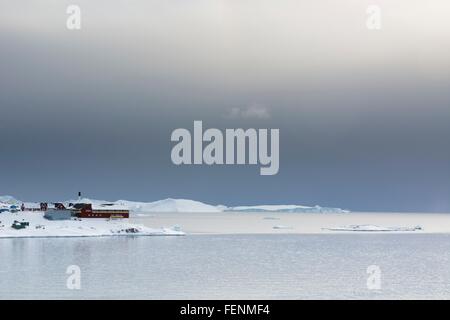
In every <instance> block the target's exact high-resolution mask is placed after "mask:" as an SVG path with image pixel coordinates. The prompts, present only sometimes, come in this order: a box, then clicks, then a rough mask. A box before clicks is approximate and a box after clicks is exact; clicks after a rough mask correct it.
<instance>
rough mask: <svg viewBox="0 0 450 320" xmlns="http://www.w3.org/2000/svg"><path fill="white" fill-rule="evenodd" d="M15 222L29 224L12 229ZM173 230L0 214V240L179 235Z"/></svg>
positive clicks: (26, 213)
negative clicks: (23, 227) (22, 227)
mask: <svg viewBox="0 0 450 320" xmlns="http://www.w3.org/2000/svg"><path fill="white" fill-rule="evenodd" d="M14 221H18V222H22V221H23V222H29V226H27V227H26V228H25V229H19V230H16V229H14V228H12V227H11V225H12V224H13V223H14ZM178 235H184V232H182V231H180V230H178V229H176V230H175V229H173V228H158V229H155V228H151V227H146V226H144V225H142V224H136V223H130V222H129V221H127V220H121V219H119V220H107V219H76V220H75V219H74V220H61V221H49V220H47V219H45V218H44V216H43V213H42V212H30V211H24V212H17V213H11V212H3V213H0V238H37V237H103V236H178Z"/></svg>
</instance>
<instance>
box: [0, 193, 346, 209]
mask: <svg viewBox="0 0 450 320" xmlns="http://www.w3.org/2000/svg"><path fill="white" fill-rule="evenodd" d="M77 202H82V203H92V204H96V205H100V204H104V203H113V204H119V205H124V206H126V207H128V208H129V209H130V211H132V212H134V213H147V212H149V213H151V212H294V213H347V212H349V211H348V210H343V209H340V208H329V207H321V206H314V207H308V206H302V205H257V206H237V207H227V206H222V205H218V206H215V205H210V204H206V203H203V202H200V201H194V200H187V199H171V198H168V199H164V200H159V201H154V202H139V201H129V200H117V201H107V200H96V199H89V198H83V199H80V200H78V199H76V200H67V201H64V203H65V204H69V203H77ZM0 203H4V204H18V203H22V202H21V201H19V200H16V199H15V198H14V197H12V196H0Z"/></svg>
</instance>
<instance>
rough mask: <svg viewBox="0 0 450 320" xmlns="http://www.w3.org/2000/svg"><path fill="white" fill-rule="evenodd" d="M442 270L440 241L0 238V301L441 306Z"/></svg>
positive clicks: (449, 282)
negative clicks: (418, 301) (413, 302)
mask: <svg viewBox="0 0 450 320" xmlns="http://www.w3.org/2000/svg"><path fill="white" fill-rule="evenodd" d="M449 263H450V235H446V234H323V235H188V236H184V237H104V238H58V239H55V238H53V239H1V240H0V299H35V298H39V299H103V298H105V299H133V298H139V299H326V298H332V299H347V298H359V299H397V298H399V299H410V298H422V299H428V298H437V299H441V298H446V299H448V298H450V268H449ZM70 266H77V267H79V271H80V274H79V284H80V289H79V290H77V289H73V286H70V285H69V286H68V279H69V278H70V277H71V276H72V275H71V274H70V273H69V274H67V273H66V272H67V271H68V268H69V267H70ZM370 266H376V268H377V270H379V274H377V277H378V276H379V279H378V280H379V282H378V284H379V287H377V288H373V287H372V286H370V283H368V282H370V281H368V279H369V277H371V276H373V275H371V274H370V273H367V271H368V268H369V267H370ZM372 269H373V267H372ZM372 269H370V268H369V270H372ZM69 270H73V268H72V269H70V268H69ZM69 288H72V289H69Z"/></svg>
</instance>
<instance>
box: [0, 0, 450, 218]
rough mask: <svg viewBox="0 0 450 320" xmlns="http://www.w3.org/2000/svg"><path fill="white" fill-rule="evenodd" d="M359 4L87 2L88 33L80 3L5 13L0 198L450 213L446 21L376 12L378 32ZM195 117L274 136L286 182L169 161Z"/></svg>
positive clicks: (398, 10) (423, 11)
mask: <svg viewBox="0 0 450 320" xmlns="http://www.w3.org/2000/svg"><path fill="white" fill-rule="evenodd" d="M437 2H438V3H437V5H438V6H441V8H442V9H448V4H446V3H445V2H443V1H437ZM349 3H351V4H352V5H353V6H352V7H350V6H348V5H347V6H338V5H336V4H335V3H334V2H332V1H325V0H324V1H319V2H317V4H307V3H306V2H305V3H299V2H298V1H288V0H285V1H280V2H277V4H274V3H273V2H269V1H246V2H242V1H190V2H181V1H150V2H144V1H141V2H140V1H138V2H136V3H135V4H134V5H129V4H126V3H121V2H117V3H114V2H113V3H111V2H106V1H105V2H103V3H102V2H96V3H92V2H88V1H79V5H80V7H81V8H82V30H80V31H68V30H66V29H65V18H66V16H67V15H66V13H65V8H66V5H67V4H69V2H67V3H64V2H62V3H60V4H58V5H57V6H50V4H46V3H42V2H37V1H36V2H32V3H31V4H30V6H29V7H28V8H29V10H28V11H23V10H22V6H25V4H24V3H21V1H15V2H10V3H8V4H7V5H6V6H5V9H2V12H1V13H0V18H1V19H0V27H1V28H0V41H1V43H2V47H1V49H2V50H0V61H1V62H0V63H1V73H0V93H1V94H0V108H1V119H2V120H1V123H0V135H1V140H0V141H1V150H2V156H1V158H0V164H1V166H0V170H1V179H2V180H1V189H0V194H13V195H15V196H17V197H18V198H24V199H29V200H40V199H48V200H57V199H61V198H64V199H65V198H70V197H73V195H74V194H75V192H77V191H79V190H82V191H83V192H84V193H85V194H86V195H88V196H91V197H97V198H106V199H111V200H114V199H118V198H127V199H130V200H156V199H160V198H164V197H184V198H193V199H197V200H202V201H206V202H211V203H223V204H229V205H236V204H256V203H300V204H310V205H313V204H321V205H327V206H339V207H344V208H349V209H352V210H398V211H448V210H450V200H449V197H448V195H449V194H450V182H449V181H450V146H449V144H448V141H447V140H448V139H447V137H448V136H450V108H449V106H450V94H449V91H448V88H449V87H450V76H449V75H450V72H449V71H450V62H449V60H448V56H449V54H450V45H449V41H448V39H450V38H449V37H448V30H450V28H449V24H448V22H447V21H448V20H446V18H445V15H443V14H442V12H441V11H445V10H433V9H430V8H428V7H424V6H423V5H422V4H421V3H420V2H407V1H403V2H400V3H397V4H396V5H394V4H391V3H390V2H386V1H380V5H381V6H384V8H386V9H387V11H386V12H387V14H386V15H385V16H384V20H383V21H384V25H383V29H382V30H380V32H378V33H371V32H369V31H367V30H366V29H365V23H364V19H365V7H366V5H367V4H365V3H364V4H361V3H360V2H356V1H353V2H352V1H351V2H349ZM105 8H108V10H106V9H105ZM325 9H326V10H325ZM328 9H329V10H328ZM331 9H333V10H331ZM421 15H424V16H421ZM418 18H421V19H418ZM444 18H445V19H444ZM398 19H400V20H401V21H402V23H398V21H399V20H398ZM324 21H326V23H324ZM424 21H426V22H427V23H424ZM194 120H203V124H204V126H205V128H206V127H217V128H220V129H225V128H236V127H243V128H248V127H255V128H280V161H281V163H280V172H279V174H278V175H276V176H271V177H267V176H266V177H262V176H260V175H259V169H258V167H257V166H222V167H219V166H212V167H208V166H174V165H173V164H172V163H171V160H170V150H171V147H172V144H171V142H170V134H171V132H172V130H174V129H176V128H180V127H184V128H187V129H190V130H192V125H193V121H194Z"/></svg>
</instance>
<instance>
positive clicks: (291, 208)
mask: <svg viewBox="0 0 450 320" xmlns="http://www.w3.org/2000/svg"><path fill="white" fill-rule="evenodd" d="M225 211H239V212H294V213H349V212H350V211H349V210H343V209H340V208H329V207H321V206H314V207H308V206H302V205H262V206H238V207H229V208H227V209H226V210H225Z"/></svg>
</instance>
